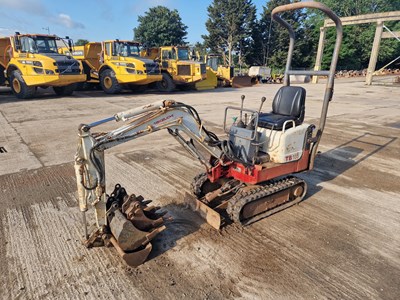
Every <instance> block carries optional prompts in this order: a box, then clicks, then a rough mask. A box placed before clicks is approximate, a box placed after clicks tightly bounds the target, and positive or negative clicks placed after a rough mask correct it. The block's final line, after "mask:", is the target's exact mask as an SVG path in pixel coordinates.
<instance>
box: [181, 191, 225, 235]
mask: <svg viewBox="0 0 400 300" xmlns="http://www.w3.org/2000/svg"><path fill="white" fill-rule="evenodd" d="M184 201H185V203H187V204H188V205H189V207H190V208H191V209H192V210H193V211H196V212H198V213H199V215H200V216H201V217H202V218H203V219H205V220H206V221H207V223H208V224H210V225H211V226H212V227H214V228H215V229H217V230H219V229H220V227H221V223H222V222H221V215H220V214H219V213H218V212H216V211H215V210H214V209H212V208H211V207H209V206H207V205H206V204H204V203H203V202H201V201H200V200H198V199H196V197H194V196H192V195H190V194H189V193H185V197H184Z"/></svg>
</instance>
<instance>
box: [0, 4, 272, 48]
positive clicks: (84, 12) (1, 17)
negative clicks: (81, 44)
mask: <svg viewBox="0 0 400 300" xmlns="http://www.w3.org/2000/svg"><path fill="white" fill-rule="evenodd" d="M266 2H268V1H267V0H253V4H255V5H256V7H257V15H258V16H259V15H260V14H261V12H262V7H263V6H265V4H266ZM211 3H212V0H195V1H189V0H130V1H127V0H114V1H110V0H81V1H79V0H66V1H65V0H64V1H59V0H58V1H57V0H0V36H7V35H12V34H14V33H15V32H16V31H19V32H21V33H48V31H49V32H50V34H56V35H58V36H60V37H65V36H69V37H71V38H72V39H73V40H75V41H76V40H78V39H86V40H89V41H91V42H99V41H102V40H108V39H117V38H118V39H121V40H132V39H133V28H134V27H136V26H137V25H138V22H137V18H138V16H139V15H140V16H143V15H144V13H145V12H146V11H148V10H149V8H150V7H154V6H157V5H162V6H166V7H168V8H169V9H176V10H178V12H179V15H180V16H181V18H182V22H183V23H184V24H185V25H186V26H188V29H187V32H188V35H187V39H186V42H189V43H191V44H194V43H195V42H201V41H202V38H201V35H202V34H207V30H206V27H205V22H206V20H207V18H208V15H207V7H208V6H209V5H210V4H211Z"/></svg>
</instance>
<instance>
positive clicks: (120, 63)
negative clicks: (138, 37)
mask: <svg viewBox="0 0 400 300" xmlns="http://www.w3.org/2000/svg"><path fill="white" fill-rule="evenodd" d="M113 64H114V65H116V66H119V67H126V68H132V69H134V68H135V64H132V63H126V62H113Z"/></svg>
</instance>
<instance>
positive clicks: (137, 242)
mask: <svg viewBox="0 0 400 300" xmlns="http://www.w3.org/2000/svg"><path fill="white" fill-rule="evenodd" d="M150 203H151V201H145V200H144V199H143V197H142V196H136V195H134V194H132V195H128V194H127V193H126V191H125V189H124V188H123V187H121V186H120V185H119V184H117V185H116V186H115V189H114V192H113V193H112V194H111V196H110V197H108V199H107V221H108V228H109V232H110V234H108V238H107V239H108V241H109V242H110V243H109V244H112V245H113V246H114V247H115V249H116V250H117V252H118V254H119V255H120V256H121V257H122V259H123V260H124V261H125V262H126V263H127V264H128V265H129V266H133V267H135V266H138V265H140V264H142V263H143V262H144V261H145V260H146V258H147V256H148V255H149V254H150V252H151V249H152V245H151V243H150V242H151V240H153V239H154V237H155V236H156V235H157V234H159V233H160V232H162V231H163V230H165V228H166V227H165V226H164V221H165V219H164V217H163V216H164V215H165V213H163V212H158V210H159V207H155V206H149V204H150Z"/></svg>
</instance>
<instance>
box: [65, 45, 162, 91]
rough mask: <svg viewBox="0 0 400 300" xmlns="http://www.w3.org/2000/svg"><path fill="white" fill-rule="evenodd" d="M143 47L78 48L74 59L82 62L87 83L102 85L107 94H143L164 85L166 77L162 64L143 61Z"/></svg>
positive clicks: (74, 52) (103, 46)
mask: <svg viewBox="0 0 400 300" xmlns="http://www.w3.org/2000/svg"><path fill="white" fill-rule="evenodd" d="M139 46H140V44H139V43H137V42H134V41H122V40H121V41H120V40H109V41H104V42H101V43H100V42H91V43H88V44H86V45H85V46H75V47H74V49H73V51H72V56H73V57H74V58H76V59H78V60H80V61H81V62H82V64H83V68H84V71H85V74H86V82H88V83H100V85H101V87H102V89H103V90H104V92H106V93H107V94H116V93H119V92H121V91H122V90H123V89H131V90H133V91H142V90H144V89H146V88H147V87H148V85H149V84H152V83H155V82H157V81H161V80H162V75H161V70H160V65H159V64H158V63H156V62H154V61H153V60H151V59H146V58H143V57H140V49H139ZM63 51H68V49H67V48H64V49H63Z"/></svg>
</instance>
